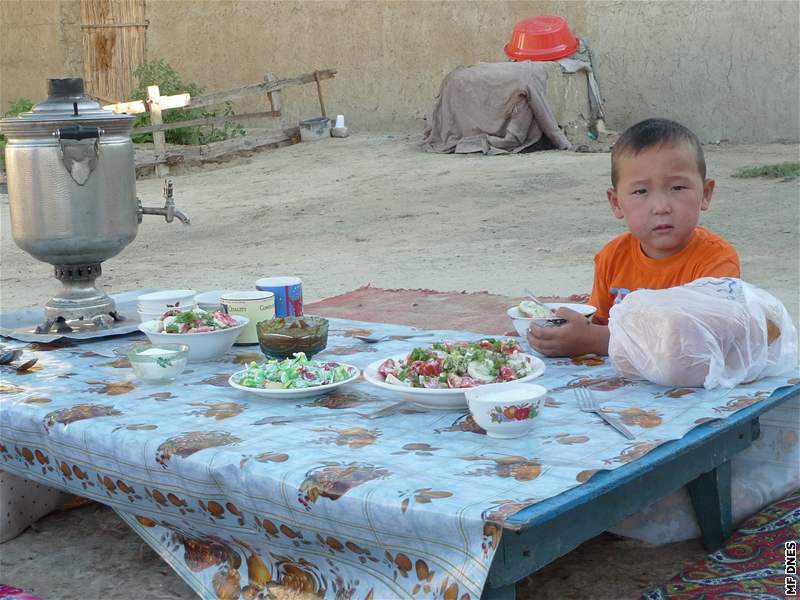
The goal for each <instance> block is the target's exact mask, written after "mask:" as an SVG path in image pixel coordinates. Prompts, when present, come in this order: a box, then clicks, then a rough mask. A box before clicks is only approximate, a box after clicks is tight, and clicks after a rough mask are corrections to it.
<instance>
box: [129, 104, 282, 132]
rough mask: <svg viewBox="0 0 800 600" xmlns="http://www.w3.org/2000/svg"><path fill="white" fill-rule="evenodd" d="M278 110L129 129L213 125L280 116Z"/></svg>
mask: <svg viewBox="0 0 800 600" xmlns="http://www.w3.org/2000/svg"><path fill="white" fill-rule="evenodd" d="M280 116H281V113H280V111H271V110H265V111H262V112H254V113H244V114H241V115H240V114H236V115H220V116H217V117H203V118H201V119H191V120H189V121H174V122H172V123H162V124H161V125H150V126H149V127H136V128H134V129H133V131H131V135H138V134H140V133H153V132H154V131H168V130H170V129H181V128H182V127H195V126H198V125H199V126H203V125H213V124H214V123H225V122H226V121H235V120H236V119H244V118H246V117H280Z"/></svg>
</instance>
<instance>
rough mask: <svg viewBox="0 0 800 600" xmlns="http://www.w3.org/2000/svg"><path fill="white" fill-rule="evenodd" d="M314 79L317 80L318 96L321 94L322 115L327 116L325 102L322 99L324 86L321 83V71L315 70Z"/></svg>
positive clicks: (320, 106) (320, 107)
mask: <svg viewBox="0 0 800 600" xmlns="http://www.w3.org/2000/svg"><path fill="white" fill-rule="evenodd" d="M314 80H315V81H316V82H317V96H319V109H320V110H321V111H322V116H323V117H326V118H327V116H328V115H326V114H325V103H324V102H323V101H322V86H321V85H320V83H319V71H314Z"/></svg>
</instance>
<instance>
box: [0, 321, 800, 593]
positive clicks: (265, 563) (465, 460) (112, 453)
mask: <svg viewBox="0 0 800 600" xmlns="http://www.w3.org/2000/svg"><path fill="white" fill-rule="evenodd" d="M330 330H331V331H330V338H329V343H328V347H327V349H326V351H325V352H324V353H323V354H321V355H319V356H318V357H319V358H327V359H331V360H339V361H342V362H347V363H350V364H354V365H356V366H358V367H361V368H363V367H365V366H366V365H367V364H369V363H370V362H372V361H374V360H377V359H378V358H382V357H386V356H391V355H393V354H397V353H402V352H403V351H406V350H410V349H411V348H413V347H414V346H415V345H420V340H417V339H407V338H404V334H407V333H409V332H410V331H412V329H411V328H409V327H405V326H399V325H387V324H374V323H364V322H357V321H347V320H337V319H331V326H330ZM355 335H389V336H393V338H392V339H389V340H387V341H385V342H381V343H379V344H366V343H364V342H361V341H359V340H357V339H356V338H354V337H353V336H355ZM481 337H486V336H480V335H477V334H470V333H465V332H455V331H438V332H436V335H435V336H433V337H432V338H430V339H448V340H475V339H480V338H481ZM136 340H138V338H132V337H124V338H110V339H105V340H103V341H92V342H90V343H81V344H78V343H75V342H71V341H68V340H62V341H61V342H60V343H53V344H36V343H33V344H27V345H26V344H23V343H19V342H13V343H12V344H11V345H12V346H13V347H20V348H24V349H25V352H26V358H27V356H28V355H29V353H31V354H33V355H35V356H36V357H38V359H39V360H38V363H37V364H36V365H35V367H34V368H33V369H32V370H31V371H29V372H26V373H21V374H20V373H17V372H16V371H15V370H13V369H12V368H10V367H3V368H2V372H0V375H1V376H2V379H1V380H0V392H1V393H2V401H1V402H0V456H1V457H2V460H0V468H2V469H4V470H8V471H10V472H13V473H15V474H18V475H22V476H24V477H28V478H34V479H37V480H39V481H42V482H44V483H47V484H49V485H52V486H54V487H61V488H64V489H67V490H69V491H72V492H74V493H77V494H81V495H84V496H88V497H90V498H94V499H96V500H98V501H100V502H103V503H105V504H108V505H110V506H111V507H113V508H114V509H115V510H116V511H117V512H118V513H119V514H120V516H121V517H122V518H123V519H124V520H125V521H126V522H127V523H129V524H130V525H131V526H132V527H133V528H134V529H135V530H136V531H137V532H138V533H139V534H140V535H141V536H142V537H143V538H144V539H145V540H146V541H148V542H149V543H150V544H151V545H152V546H153V547H154V548H155V549H156V550H157V551H158V552H159V553H160V554H161V556H163V557H164V559H165V560H167V561H168V562H169V563H170V564H171V565H172V567H173V568H175V569H176V571H178V573H179V574H180V575H181V576H182V577H184V578H185V579H186V580H187V582H188V583H189V584H190V585H191V586H193V588H194V589H195V590H196V591H197V592H198V594H200V595H201V596H202V597H204V598H223V599H236V598H246V599H254V598H261V597H266V596H267V593H268V592H267V588H268V586H269V585H270V584H271V583H274V582H280V583H283V584H287V585H291V586H293V587H294V588H296V589H300V590H304V591H307V592H312V593H317V594H320V595H324V596H326V597H330V598H359V599H361V598H373V599H378V598H388V597H393V598H394V597H398V598H445V599H447V600H450V599H461V600H469V599H473V600H476V599H477V598H479V597H480V594H481V590H482V588H483V585H484V582H485V580H486V577H487V574H488V572H489V567H490V565H491V562H492V558H493V556H494V553H495V549H496V548H497V545H498V543H499V540H500V535H501V531H502V527H503V523H504V520H505V519H506V518H507V517H508V516H509V515H512V514H514V513H515V512H517V511H519V510H520V509H522V508H524V507H526V506H529V505H531V504H533V503H536V502H539V501H541V500H543V499H546V498H549V497H552V496H555V495H557V494H559V493H561V492H563V491H565V490H567V489H569V488H571V487H574V486H576V485H579V484H580V483H582V482H584V481H586V480H587V479H589V478H590V477H591V476H592V475H593V474H594V473H596V472H597V471H599V470H608V469H614V468H616V467H619V466H620V465H623V464H626V463H628V462H630V461H632V460H635V459H636V458H638V457H641V456H642V455H644V454H645V453H647V452H649V451H650V450H652V449H653V448H655V447H657V446H658V445H660V444H663V443H665V442H667V441H669V440H673V439H678V438H680V437H682V436H683V435H684V434H685V433H686V432H687V431H689V430H690V429H692V428H693V427H695V426H697V425H699V424H702V423H705V422H707V421H710V420H714V419H719V418H724V417H726V416H727V415H729V414H731V413H733V412H735V411H736V410H739V409H741V408H744V407H745V406H749V405H751V404H753V403H755V402H758V401H759V400H760V399H762V398H765V397H768V396H769V395H770V394H771V393H772V392H773V391H774V390H775V389H777V388H778V387H781V386H783V385H787V383H796V382H797V380H796V379H792V380H789V381H787V380H786V379H785V378H773V379H767V380H762V381H759V382H755V383H753V384H750V385H744V386H740V387H737V388H735V389H733V390H712V391H706V390H702V389H688V388H672V389H668V388H663V387H659V386H655V385H652V384H649V383H645V382H632V381H629V380H626V379H623V378H621V377H619V376H618V375H617V374H616V373H615V372H614V370H613V369H612V368H611V366H610V365H609V364H607V362H606V360H604V359H602V358H596V357H589V358H584V359H576V360H569V359H557V360H553V359H547V360H546V365H547V370H546V372H545V373H544V375H543V376H542V377H541V378H540V379H538V380H537V383H541V384H542V385H544V386H545V387H547V388H548V390H549V393H548V397H547V400H546V403H545V407H544V410H543V411H542V414H541V415H540V416H539V417H538V418H537V421H536V423H535V427H534V429H533V430H532V432H531V433H530V434H529V435H528V436H526V437H522V438H517V439H512V440H497V439H493V438H490V437H488V436H486V435H485V433H484V432H483V431H482V430H481V429H480V428H479V427H478V426H477V425H476V424H475V423H474V422H473V420H472V419H471V417H470V416H469V412H468V410H467V409H466V407H465V408H464V409H463V410H455V411H430V410H426V409H422V408H419V407H416V406H415V405H412V404H408V403H405V402H403V401H402V399H401V398H400V397H399V396H396V395H395V394H393V393H392V392H391V391H388V390H383V389H378V388H375V387H373V386H371V385H370V384H368V383H367V382H365V381H363V380H360V381H358V382H357V383H354V384H350V385H347V386H344V387H342V388H339V389H338V390H336V391H334V392H333V393H331V394H330V395H327V396H324V397H322V398H318V399H312V400H301V401H296V400H295V401H291V400H288V401H279V400H272V399H265V398H261V397H257V396H255V395H252V394H248V393H246V392H242V391H238V390H235V389H232V388H230V387H229V386H228V384H227V380H228V377H229V375H230V374H231V373H233V372H234V371H236V370H239V369H241V368H243V367H244V365H245V364H246V363H247V362H249V361H252V360H261V359H262V358H263V357H262V356H261V354H260V353H259V351H258V347H257V346H245V347H235V348H234V350H233V351H232V352H231V353H229V354H228V355H226V356H225V357H224V359H222V360H220V361H218V362H211V363H195V364H190V365H189V367H188V369H187V371H186V372H184V374H183V375H182V376H181V377H180V378H179V379H178V380H177V381H176V382H174V383H173V384H169V385H152V384H145V383H142V382H140V381H139V380H137V379H135V377H134V375H133V371H132V370H131V368H130V365H129V363H128V360H127V358H125V352H124V350H125V348H126V347H127V346H129V345H130V344H131V343H133V342H134V341H136ZM415 342H416V344H415ZM576 387H587V388H589V389H591V390H592V391H593V393H594V395H595V396H596V397H597V399H598V400H599V401H600V402H601V403H602V404H603V406H604V408H606V409H607V410H611V411H613V412H615V413H616V414H617V415H618V416H619V417H620V418H621V419H622V421H623V422H624V423H625V424H626V425H627V426H628V427H629V428H630V429H631V430H632V431H633V432H634V434H635V435H636V440H634V441H628V440H626V439H625V438H624V437H622V436H620V435H619V434H618V433H616V432H615V431H614V430H613V429H611V428H609V427H608V426H606V425H604V424H603V423H602V421H600V419H599V418H597V417H596V416H594V415H591V414H587V413H582V412H580V411H579V410H578V409H577V405H576V400H575V397H574V393H573V388H576Z"/></svg>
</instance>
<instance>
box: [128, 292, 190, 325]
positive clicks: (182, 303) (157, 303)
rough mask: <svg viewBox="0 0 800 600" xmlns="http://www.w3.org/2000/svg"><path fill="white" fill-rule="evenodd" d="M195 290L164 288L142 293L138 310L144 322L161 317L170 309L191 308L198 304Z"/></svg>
mask: <svg viewBox="0 0 800 600" xmlns="http://www.w3.org/2000/svg"><path fill="white" fill-rule="evenodd" d="M195 294H196V292H195V291H194V290H163V291H161V292H152V293H150V294H142V295H141V296H139V298H138V304H137V306H136V310H137V312H138V313H139V319H141V321H142V322H145V321H153V320H156V319H159V318H161V315H163V314H164V313H165V312H167V311H168V310H172V309H173V308H179V309H181V310H191V309H193V308H195V306H197V305H196V304H195V300H194V296H195Z"/></svg>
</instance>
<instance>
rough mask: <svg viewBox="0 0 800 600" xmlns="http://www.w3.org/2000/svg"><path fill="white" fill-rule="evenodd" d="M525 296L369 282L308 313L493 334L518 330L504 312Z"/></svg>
mask: <svg viewBox="0 0 800 600" xmlns="http://www.w3.org/2000/svg"><path fill="white" fill-rule="evenodd" d="M541 299H542V300H544V301H545V302H586V301H587V300H588V295H587V294H573V295H571V296H569V297H566V298H559V297H555V296H541ZM520 300H522V298H521V297H512V296H500V295H497V294H489V293H488V292H439V291H436V290H410V289H392V290H387V289H383V288H377V287H372V286H370V285H365V286H363V287H360V288H358V289H355V290H353V291H351V292H347V293H345V294H341V295H339V296H332V297H330V298H325V299H324V300H320V301H319V302H313V303H311V304H306V305H305V307H304V308H303V312H305V313H306V314H308V315H321V316H323V317H337V318H339V319H353V320H356V321H372V322H376V323H396V324H399V325H411V326H413V327H419V328H420V329H458V330H461V331H475V332H477V333H488V334H494V335H499V334H503V335H516V332H515V331H514V324H513V323H512V322H511V319H510V318H509V317H508V315H507V314H506V310H508V308H510V307H512V306H514V305H516V304H518V303H519V301H520Z"/></svg>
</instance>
